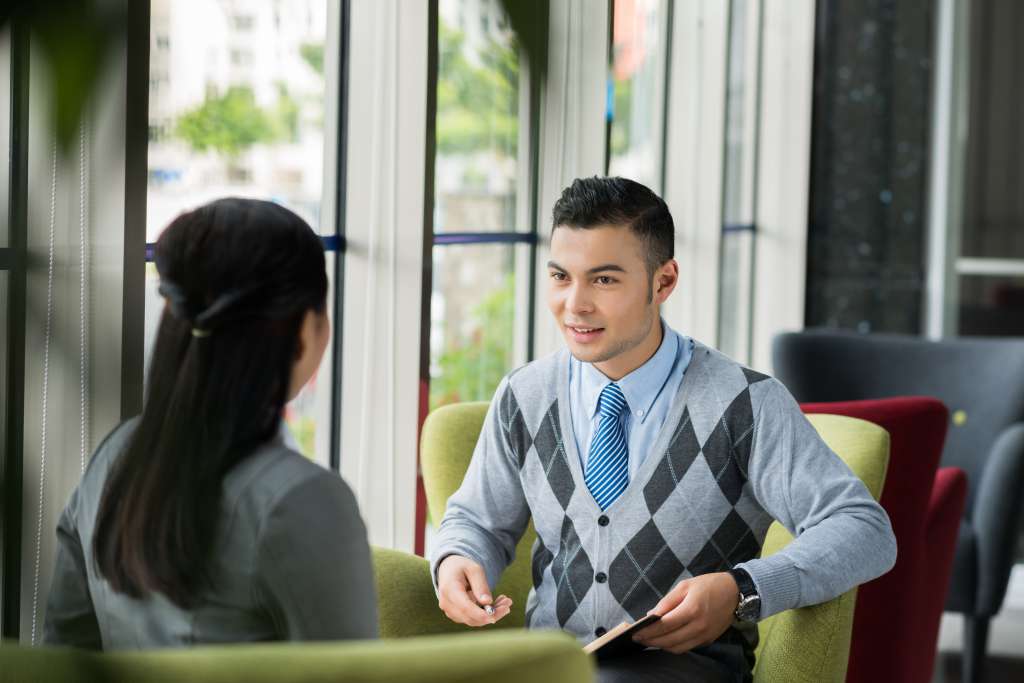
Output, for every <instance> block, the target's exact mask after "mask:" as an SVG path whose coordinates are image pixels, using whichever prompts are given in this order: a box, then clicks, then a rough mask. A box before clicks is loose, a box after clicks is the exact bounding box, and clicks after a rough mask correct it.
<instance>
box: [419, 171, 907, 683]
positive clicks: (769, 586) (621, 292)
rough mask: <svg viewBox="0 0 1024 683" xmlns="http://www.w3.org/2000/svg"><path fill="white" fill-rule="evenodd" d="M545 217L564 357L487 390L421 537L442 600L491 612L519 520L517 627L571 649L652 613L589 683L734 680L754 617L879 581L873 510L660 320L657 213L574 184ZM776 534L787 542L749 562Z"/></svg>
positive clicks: (795, 415) (845, 475) (880, 537)
mask: <svg viewBox="0 0 1024 683" xmlns="http://www.w3.org/2000/svg"><path fill="white" fill-rule="evenodd" d="M553 213H554V215H553V227H552V235H551V260H550V261H549V263H548V275H549V277H550V283H549V291H548V305H549V308H550V309H551V313H552V314H553V315H554V317H555V320H556V321H557V322H558V325H559V327H560V328H561V331H562V333H563V335H564V337H565V342H566V348H564V349H562V350H560V351H558V352H556V353H554V354H552V355H550V356H548V357H546V358H542V359H540V360H537V361H534V362H532V363H529V364H527V365H525V366H523V367H521V368H519V369H517V370H515V371H513V372H511V373H510V374H509V375H508V376H506V377H505V378H504V379H503V380H502V382H501V384H500V385H499V387H498V389H497V391H496V392H495V395H494V400H493V401H492V402H491V406H490V410H489V411H488V415H487V418H486V422H485V423H484V428H483V431H482V433H481V435H480V440H479V442H478V443H477V447H476V450H475V452H474V454H473V459H472V462H471V464H470V466H469V470H468V471H467V473H466V477H465V480H464V481H463V484H462V486H461V488H460V489H459V490H458V491H457V492H456V493H455V494H454V495H453V496H452V497H451V499H450V500H449V501H448V509H447V511H446V513H445V517H444V519H443V520H442V522H441V525H440V528H439V531H438V536H437V538H436V543H435V549H434V553H433V557H432V570H433V573H434V578H435V581H436V585H437V589H438V598H439V604H440V607H441V609H442V610H444V612H445V613H446V614H447V615H448V617H449V618H451V619H452V620H453V621H456V622H459V623H464V624H469V625H472V626H483V625H486V624H490V623H494V622H496V621H497V620H499V619H501V618H503V617H504V616H506V615H507V614H508V613H509V611H510V609H511V601H510V600H509V599H508V598H507V597H504V596H499V598H497V599H494V598H493V597H492V596H491V595H490V586H493V585H495V583H496V582H497V580H498V578H499V577H500V575H501V572H502V571H503V569H504V568H505V567H506V566H507V564H508V563H509V562H510V561H511V560H512V557H513V553H514V550H515V546H516V543H517V541H518V539H519V538H520V536H521V535H522V533H523V531H524V529H525V528H526V526H527V524H528V522H529V520H530V519H531V518H532V519H533V522H534V525H535V527H536V529H537V535H538V539H537V543H536V544H535V545H534V548H533V556H532V563H533V576H534V589H533V590H532V591H531V592H530V596H529V599H528V600H527V604H526V621H527V625H528V626H529V627H531V628H562V629H565V630H567V631H569V632H571V633H573V634H575V635H576V636H577V637H578V638H579V639H580V640H581V641H583V642H587V641H590V640H593V639H594V638H595V637H598V636H600V635H602V634H603V633H604V632H605V631H606V630H607V629H608V628H611V627H613V626H615V625H616V624H619V623H620V622H622V621H635V620H637V619H640V618H642V617H644V616H645V615H646V614H648V613H655V614H658V615H660V617H661V619H660V621H658V622H656V623H654V624H653V625H651V626H648V627H647V628H645V629H643V630H641V631H640V632H638V633H637V635H636V636H635V640H636V641H637V642H638V643H639V644H640V645H643V646H646V647H647V648H648V649H642V648H639V647H638V648H637V651H636V654H634V655H630V656H626V657H623V658H620V659H617V660H614V661H610V662H608V663H602V664H601V665H600V668H599V676H600V680H601V681H618V680H648V681H662V680H664V681H740V680H748V681H749V680H750V678H751V669H752V665H753V650H754V647H755V645H756V643H757V627H756V622H757V621H758V620H760V619H763V618H765V617H768V616H771V615H772V614H775V613H777V612H780V611H782V610H786V609H792V608H794V607H801V606H804V605H811V604H816V603H820V602H824V601H826V600H829V599H831V598H833V597H835V596H837V595H840V594H841V593H843V592H845V591H847V590H849V589H850V588H852V587H854V586H856V585H858V584H860V583H863V582H865V581H868V580H870V579H873V578H875V577H877V576H879V575H881V574H883V573H884V572H886V571H888V570H889V569H890V568H891V567H892V565H893V563H894V561H895V555H896V546H895V539H894V537H893V535H892V529H891V527H890V525H889V520H888V517H887V516H886V514H885V512H884V511H883V510H882V509H881V507H879V506H878V504H877V503H875V501H874V500H873V499H872V498H871V495H870V494H869V493H868V491H867V489H866V488H865V487H864V485H863V484H862V483H861V482H860V480H859V479H858V478H857V477H856V476H854V475H853V473H852V472H850V470H849V469H848V468H847V467H846V466H845V465H844V464H843V462H842V461H841V460H840V459H839V458H838V457H837V456H836V455H835V454H834V453H832V452H831V451H830V450H829V449H828V447H827V446H826V445H825V444H824V442H822V440H821V439H820V437H819V436H818V434H817V432H816V431H815V430H814V428H813V427H812V426H811V425H810V423H808V422H807V420H806V419H805V418H804V416H803V414H802V413H801V412H800V409H799V407H798V406H797V404H796V403H795V401H794V400H793V398H792V397H791V396H790V395H789V393H788V392H787V391H786V389H785V388H784V387H783V386H782V384H781V383H779V382H778V381H777V380H775V379H772V378H770V377H767V376H766V375H762V374H760V373H757V372H754V371H752V370H749V369H747V368H744V367H742V366H741V365H739V364H738V363H736V362H734V361H732V360H730V359H729V358H727V357H725V356H724V355H722V354H720V353H719V352H717V351H715V350H713V349H711V348H708V347H706V346H704V345H703V344H701V343H700V342H697V341H695V340H693V339H690V338H687V337H685V336H682V335H680V334H678V333H677V332H675V331H673V330H672V329H671V328H669V327H668V325H666V324H665V322H664V321H663V320H661V318H660V315H659V307H660V305H661V304H662V303H663V302H664V301H665V300H666V299H667V298H668V297H669V295H670V294H671V293H672V290H673V289H674V288H675V286H676V283H677V282H678V277H679V270H678V266H677V264H676V262H675V260H673V242H674V227H673V223H672V217H671V215H670V214H669V211H668V207H667V206H666V205H665V203H664V201H662V200H661V198H659V197H658V196H657V195H655V194H654V193H653V192H651V191H650V190H649V189H648V188H646V187H644V186H643V185H640V184H638V183H635V182H632V181H630V180H626V179H623V178H597V177H595V178H587V179H580V180H576V181H575V182H574V183H573V184H572V185H571V186H570V187H569V188H567V189H566V190H565V191H564V192H563V193H562V196H561V198H560V199H559V200H558V202H557V203H556V204H555V207H554V212H553ZM772 520H778V521H779V522H781V523H782V524H783V525H784V526H785V527H786V528H787V529H789V530H790V531H791V532H793V533H794V535H795V536H796V539H795V540H794V541H793V542H792V543H791V544H790V545H789V546H788V547H787V548H786V549H785V550H783V551H781V552H779V553H777V554H775V555H773V556H771V557H768V558H764V559H760V558H759V557H758V556H759V554H760V550H761V545H762V543H763V541H764V537H765V533H766V532H767V529H768V526H769V524H770V523H771V522H772ZM487 607H489V608H490V609H489V610H488V609H486V608H487ZM490 612H493V614H492V613H490Z"/></svg>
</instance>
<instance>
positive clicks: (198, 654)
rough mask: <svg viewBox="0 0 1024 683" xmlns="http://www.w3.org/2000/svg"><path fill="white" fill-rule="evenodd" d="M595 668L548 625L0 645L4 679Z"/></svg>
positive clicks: (210, 681)
mask: <svg viewBox="0 0 1024 683" xmlns="http://www.w3.org/2000/svg"><path fill="white" fill-rule="evenodd" d="M435 610H436V605H435ZM474 653H483V654H481V655H480V656H475V655H474ZM593 666H594V665H593V662H592V661H591V658H590V657H588V656H587V655H585V654H584V653H583V651H582V650H581V649H580V646H579V643H577V642H576V640H575V639H574V638H571V637H569V636H568V635H566V634H564V633H557V632H550V631H549V632H532V633H531V632H526V631H522V632H514V631H495V632H491V633H472V634H466V633H463V634H455V635H440V636H425V637H421V638H403V639H400V640H389V641H384V640H361V641H346V642H338V643H260V644H239V645H216V646H202V647H194V648H174V649H164V650H150V651H136V652H130V651H125V652H109V653H108V652H105V653H98V652H89V651H85V650H75V649H71V648H60V647H38V648H32V647H27V646H17V645H13V644H11V645H7V644H5V645H3V646H0V683H24V682H26V681H32V682H33V683H49V682H50V681H53V682H54V683H57V682H58V681H59V682H60V683H77V682H82V683H122V682H124V683H178V682H179V681H204V682H205V683H385V682H386V683H471V682H473V681H488V682H489V683H516V682H518V681H523V680H538V681H567V682H570V683H586V682H588V681H592V680H593Z"/></svg>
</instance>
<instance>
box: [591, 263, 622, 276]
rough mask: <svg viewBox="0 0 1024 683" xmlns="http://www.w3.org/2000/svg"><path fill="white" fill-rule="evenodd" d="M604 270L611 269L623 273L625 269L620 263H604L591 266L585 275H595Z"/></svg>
mask: <svg viewBox="0 0 1024 683" xmlns="http://www.w3.org/2000/svg"><path fill="white" fill-rule="evenodd" d="M606 270H612V271H615V272H616V273H625V272H626V269H625V268H623V267H622V266H620V265H617V264H615V263H605V264H603V265H600V266H596V267H594V268H591V269H590V270H588V271H587V275H596V274H598V273H601V272H604V271H606Z"/></svg>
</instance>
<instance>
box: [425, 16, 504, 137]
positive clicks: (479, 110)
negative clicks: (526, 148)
mask: <svg viewBox="0 0 1024 683" xmlns="http://www.w3.org/2000/svg"><path fill="white" fill-rule="evenodd" d="M464 43H465V36H464V35H463V34H462V32H461V31H458V30H456V29H453V28H451V27H449V26H448V25H446V24H444V23H443V22H442V23H441V24H440V26H439V29H438V68H437V149H438V152H440V153H442V154H458V153H468V152H476V151H481V150H486V149H494V150H500V151H503V152H505V153H506V154H508V155H510V156H515V151H516V147H517V145H518V142H519V120H518V111H519V57H518V54H519V49H518V46H517V45H516V44H515V42H513V43H512V44H511V45H501V44H499V43H497V42H495V41H493V40H492V41H489V42H488V44H487V45H486V47H485V48H484V49H483V50H482V51H481V53H480V64H479V65H474V64H471V63H470V61H469V60H468V59H467V58H466V54H465V50H464Z"/></svg>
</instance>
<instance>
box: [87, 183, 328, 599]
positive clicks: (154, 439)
mask: <svg viewBox="0 0 1024 683" xmlns="http://www.w3.org/2000/svg"><path fill="white" fill-rule="evenodd" d="M155 261H156V267H157V270H158V271H159V273H160V291H161V293H162V294H163V295H164V297H165V298H166V299H167V306H166V307H165V308H164V312H163V315H162V317H161V319H160V328H159V330H158V332H157V337H156V343H155V345H154V347H153V357H152V360H151V362H150V369H149V389H148V394H147V396H146V402H145V405H144V408H143V411H142V416H141V419H140V420H139V422H138V424H137V426H136V428H135V431H134V432H133V433H132V435H131V437H130V439H129V441H128V443H127V446H126V450H125V452H124V453H122V454H121V455H120V457H119V458H118V459H117V461H116V462H115V465H114V467H113V469H112V471H111V473H110V475H109V477H108V479H107V482H106V485H105V488H104V490H103V496H102V499H101V501H100V506H99V511H98V513H97V518H96V531H95V534H94V546H93V551H94V556H95V559H96V563H97V566H98V568H99V571H100V573H101V574H102V575H103V576H104V577H106V579H107V580H108V581H109V582H110V584H111V586H112V587H113V588H114V589H115V590H117V591H119V592H122V593H126V594H128V595H130V596H133V597H142V596H144V595H146V594H147V593H149V592H150V591H159V592H161V593H163V594H165V595H166V596H167V597H168V598H170V599H171V600H172V601H173V602H175V603H176V604H179V605H182V606H187V605H188V604H189V603H190V602H191V601H192V600H193V599H194V598H195V597H196V595H197V593H198V592H199V591H200V590H201V589H202V588H204V587H205V586H206V585H207V582H208V578H209V577H208V576H207V572H206V568H207V565H208V564H209V560H210V557H211V554H212V553H213V552H214V548H213V544H214V541H215V535H216V532H217V529H218V522H219V520H220V519H221V510H220V503H221V486H222V481H223V478H224V475H225V474H226V473H227V472H228V470H230V469H231V468H232V467H233V466H234V465H236V464H237V463H238V462H240V461H241V460H243V459H244V458H245V457H246V456H248V455H250V454H251V453H252V452H253V451H254V449H255V448H256V447H257V446H259V445H260V444H262V443H264V442H266V441H268V440H269V439H271V438H272V437H274V436H275V435H276V433H277V432H278V430H279V429H280V421H281V414H282V410H283V408H284V404H285V402H286V401H287V399H288V395H287V393H288V388H289V382H290V377H291V370H292V364H293V362H294V361H295V359H296V357H297V353H298V350H299V349H298V339H299V333H300V328H301V325H302V321H303V318H304V317H305V314H306V312H307V311H309V310H313V311H316V312H323V310H324V306H325V302H326V296H327V273H326V267H325V262H324V253H323V247H322V246H321V243H320V240H319V238H318V237H317V236H316V234H315V233H314V232H313V230H312V229H311V228H310V227H309V226H308V225H307V224H306V223H305V222H304V221H303V220H302V219H301V218H299V217H298V216H296V215H295V214H294V213H292V212H291V211H289V210H287V209H285V208H283V207H281V206H278V205H276V204H273V203H271V202H264V201H257V200H251V199H236V198H228V199H220V200H217V201H214V202H211V203H210V204H206V205H205V206H202V207H200V208H198V209H196V210H194V211H190V212H188V213H185V214H183V215H181V216H179V217H178V218H176V219H175V220H174V221H173V222H172V223H171V224H170V225H169V226H168V227H167V229H166V230H165V231H164V233H163V234H162V235H161V236H160V239H159V240H158V241H157V243H156V252H155Z"/></svg>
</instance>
